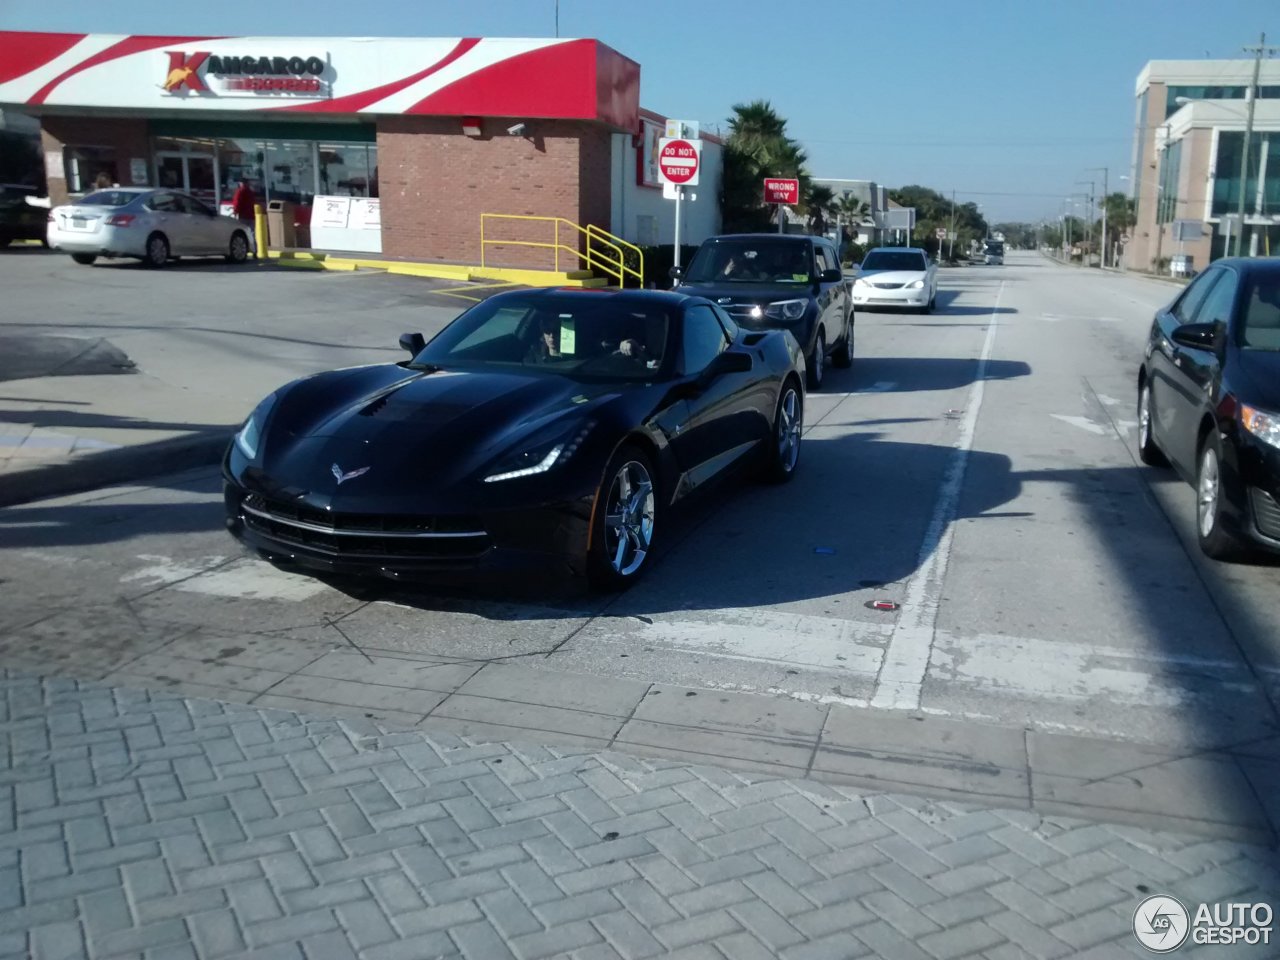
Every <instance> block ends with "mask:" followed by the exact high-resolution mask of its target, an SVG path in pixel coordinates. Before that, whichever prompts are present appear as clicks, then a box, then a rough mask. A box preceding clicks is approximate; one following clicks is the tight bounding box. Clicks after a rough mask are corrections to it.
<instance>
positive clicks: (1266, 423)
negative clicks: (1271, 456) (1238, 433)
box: [1240, 403, 1280, 447]
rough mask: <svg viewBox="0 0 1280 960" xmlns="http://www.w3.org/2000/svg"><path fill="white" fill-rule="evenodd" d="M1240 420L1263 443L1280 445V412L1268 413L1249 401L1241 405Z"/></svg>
mask: <svg viewBox="0 0 1280 960" xmlns="http://www.w3.org/2000/svg"><path fill="white" fill-rule="evenodd" d="M1240 422H1241V423H1243V424H1244V428H1245V429H1246V430H1248V431H1249V432H1250V433H1252V434H1253V435H1254V436H1255V437H1257V438H1258V439H1259V440H1261V441H1262V442H1263V443H1269V444H1271V446H1273V447H1280V414H1274V413H1267V412H1265V411H1263V410H1259V409H1258V408H1257V407H1251V406H1249V405H1248V404H1247V403H1242V404H1241V405H1240Z"/></svg>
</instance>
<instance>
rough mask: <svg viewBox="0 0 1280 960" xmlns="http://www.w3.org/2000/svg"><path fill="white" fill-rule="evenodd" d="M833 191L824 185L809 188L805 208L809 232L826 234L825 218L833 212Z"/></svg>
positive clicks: (818, 184)
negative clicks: (807, 215) (806, 209)
mask: <svg viewBox="0 0 1280 960" xmlns="http://www.w3.org/2000/svg"><path fill="white" fill-rule="evenodd" d="M835 203H836V194H835V191H834V190H832V189H831V188H830V187H828V186H827V185H826V184H823V183H817V184H812V185H810V187H809V191H808V196H807V197H806V198H805V206H806V207H807V208H808V211H809V232H810V233H815V234H824V233H826V232H827V218H828V217H830V216H831V215H832V213H833V212H834V210H835Z"/></svg>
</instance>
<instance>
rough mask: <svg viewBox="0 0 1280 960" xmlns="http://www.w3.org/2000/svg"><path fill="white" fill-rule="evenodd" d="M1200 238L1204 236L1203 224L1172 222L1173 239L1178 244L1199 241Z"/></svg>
mask: <svg viewBox="0 0 1280 960" xmlns="http://www.w3.org/2000/svg"><path fill="white" fill-rule="evenodd" d="M1202 236H1204V224H1203V223H1201V222H1200V221H1199V220H1175V221H1173V239H1175V240H1177V241H1178V242H1180V243H1181V242H1182V241H1184V240H1199V239H1200V238H1201V237H1202Z"/></svg>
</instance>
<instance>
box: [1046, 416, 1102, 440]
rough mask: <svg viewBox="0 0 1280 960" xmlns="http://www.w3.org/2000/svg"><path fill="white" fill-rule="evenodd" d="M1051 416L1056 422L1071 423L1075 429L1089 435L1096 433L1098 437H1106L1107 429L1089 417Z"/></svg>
mask: <svg viewBox="0 0 1280 960" xmlns="http://www.w3.org/2000/svg"><path fill="white" fill-rule="evenodd" d="M1049 416H1051V417H1053V419H1055V420H1061V421H1062V422H1063V423H1069V424H1071V426H1073V427H1079V428H1080V429H1081V430H1084V431H1086V432H1087V433H1096V434H1097V435H1098V436H1100V437H1101V436H1106V434H1107V428H1106V427H1104V426H1102V424H1100V423H1094V422H1093V421H1092V420H1090V419H1089V418H1088V417H1069V416H1067V415H1066V414H1063V413H1051V414H1049Z"/></svg>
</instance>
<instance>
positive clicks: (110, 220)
mask: <svg viewBox="0 0 1280 960" xmlns="http://www.w3.org/2000/svg"><path fill="white" fill-rule="evenodd" d="M137 219H138V218H137V217H136V216H134V215H133V214H132V213H117V214H115V215H114V216H110V217H107V226H108V227H127V226H129V225H130V224H132V223H133V221H134V220H137Z"/></svg>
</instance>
